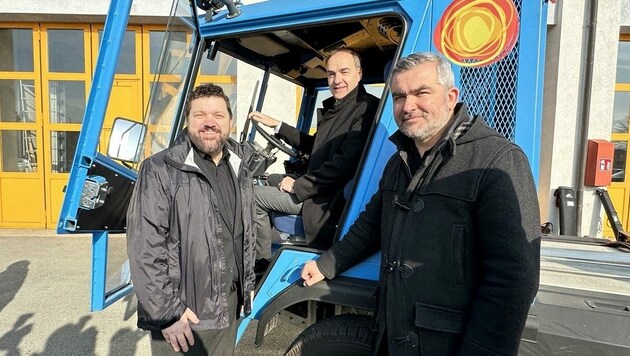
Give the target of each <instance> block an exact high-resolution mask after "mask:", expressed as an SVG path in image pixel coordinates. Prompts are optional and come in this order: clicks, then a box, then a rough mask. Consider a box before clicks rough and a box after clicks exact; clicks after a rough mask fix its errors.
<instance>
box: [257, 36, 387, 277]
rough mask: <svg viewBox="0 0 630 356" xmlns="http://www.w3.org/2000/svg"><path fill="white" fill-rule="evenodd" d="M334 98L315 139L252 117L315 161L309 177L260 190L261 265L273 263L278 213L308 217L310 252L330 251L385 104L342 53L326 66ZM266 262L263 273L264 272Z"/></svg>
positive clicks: (350, 56) (355, 61) (354, 59)
mask: <svg viewBox="0 0 630 356" xmlns="http://www.w3.org/2000/svg"><path fill="white" fill-rule="evenodd" d="M326 69H327V73H328V86H329V88H330V91H331V93H332V97H330V98H328V99H326V100H325V101H324V102H323V109H320V110H319V112H318V118H317V132H316V133H315V135H314V136H310V135H308V134H305V133H303V132H300V131H298V130H297V129H296V128H294V127H291V126H289V125H286V124H284V123H282V122H281V121H278V120H276V119H273V118H271V117H269V116H267V115H265V114H262V113H260V112H257V111H254V112H252V113H250V115H249V117H250V118H251V119H252V120H256V121H258V122H260V123H262V124H263V125H266V126H269V127H273V128H274V129H275V131H276V134H277V135H278V136H279V137H280V138H282V139H283V140H285V141H286V142H287V143H289V144H290V145H291V146H293V147H296V148H298V149H299V150H300V151H302V152H304V153H307V154H309V155H310V158H309V162H308V168H307V171H306V174H304V175H301V176H299V177H296V176H285V177H283V178H282V181H280V182H279V183H276V184H275V185H272V186H255V187H254V189H255V191H254V195H255V198H256V199H255V204H256V228H257V238H256V241H257V243H256V244H257V245H256V259H257V260H259V261H257V265H258V266H260V264H261V261H268V260H269V259H270V258H271V240H272V236H271V222H270V217H269V214H270V212H272V211H277V212H282V213H287V214H300V213H301V214H302V220H303V222H304V230H305V232H306V241H307V244H308V245H309V246H313V247H328V246H330V243H331V242H332V238H333V235H334V233H335V228H336V225H337V222H338V219H339V216H340V214H341V211H342V210H343V206H344V204H345V200H344V197H343V189H344V186H345V185H346V183H347V182H348V181H350V180H351V179H352V177H354V174H355V173H356V169H357V166H358V164H359V160H360V158H361V152H362V151H363V147H364V145H365V140H366V137H367V134H368V132H369V130H370V127H371V124H372V122H373V120H374V116H375V114H376V110H377V108H378V104H379V99H378V98H376V97H375V96H373V95H370V94H368V93H366V91H365V88H364V87H363V85H361V84H359V81H360V80H361V78H362V71H361V61H360V59H359V56H358V54H357V53H356V52H354V51H353V50H351V49H348V48H341V49H339V50H336V51H335V52H333V53H332V54H331V55H330V56H329V57H328V58H327V60H326ZM265 264H266V263H265V262H263V263H262V265H263V266H261V267H257V269H260V270H262V269H264V265H265Z"/></svg>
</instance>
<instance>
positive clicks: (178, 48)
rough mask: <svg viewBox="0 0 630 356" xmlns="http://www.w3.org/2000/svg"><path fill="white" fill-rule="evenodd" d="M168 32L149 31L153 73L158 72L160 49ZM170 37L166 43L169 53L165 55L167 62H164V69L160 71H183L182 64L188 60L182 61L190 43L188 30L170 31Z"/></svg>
mask: <svg viewBox="0 0 630 356" xmlns="http://www.w3.org/2000/svg"><path fill="white" fill-rule="evenodd" d="M165 35H166V32H163V31H149V46H150V48H149V58H150V63H149V65H150V68H151V73H157V72H158V65H160V50H161V49H162V43H163V42H164V37H165ZM168 35H169V38H168V42H167V43H166V46H167V51H168V55H167V56H164V59H163V60H164V61H165V63H162V64H161V65H162V68H163V69H162V70H160V73H177V74H179V73H182V74H183V69H182V65H184V64H186V65H187V63H188V62H185V63H184V61H182V59H183V58H184V57H185V56H186V52H187V50H188V45H187V43H186V32H168Z"/></svg>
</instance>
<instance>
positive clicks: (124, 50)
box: [98, 30, 136, 74]
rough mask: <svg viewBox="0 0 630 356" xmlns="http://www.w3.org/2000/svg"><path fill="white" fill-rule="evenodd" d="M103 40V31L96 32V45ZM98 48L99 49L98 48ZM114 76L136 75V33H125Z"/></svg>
mask: <svg viewBox="0 0 630 356" xmlns="http://www.w3.org/2000/svg"><path fill="white" fill-rule="evenodd" d="M102 40H103V30H98V43H99V44H100V43H101V41H102ZM99 48H100V47H99ZM116 74H136V32H135V31H126V32H125V36H124V38H123V43H122V46H121V47H120V54H119V55H118V63H117V64H116Z"/></svg>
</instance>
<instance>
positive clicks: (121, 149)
mask: <svg viewBox="0 0 630 356" xmlns="http://www.w3.org/2000/svg"><path fill="white" fill-rule="evenodd" d="M146 132H147V127H146V126H145V125H144V124H141V123H139V122H135V121H131V120H128V119H125V118H122V117H117V118H116V119H115V120H114V126H113V127H112V133H111V134H110V135H109V144H108V147H107V155H108V156H109V157H111V158H113V159H117V160H120V161H123V162H133V163H138V162H139V161H140V154H141V152H142V144H143V143H144V135H145V134H146Z"/></svg>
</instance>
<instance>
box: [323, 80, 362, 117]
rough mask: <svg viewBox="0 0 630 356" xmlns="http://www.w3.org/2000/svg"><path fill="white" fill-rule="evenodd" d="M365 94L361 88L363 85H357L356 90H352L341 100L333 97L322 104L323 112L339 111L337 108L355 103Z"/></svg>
mask: <svg viewBox="0 0 630 356" xmlns="http://www.w3.org/2000/svg"><path fill="white" fill-rule="evenodd" d="M365 93H366V91H365V87H364V86H363V84H361V83H359V85H357V87H356V88H354V89H352V91H351V92H349V93H348V95H346V96H344V97H343V98H342V99H341V100H337V99H335V97H334V96H331V97H330V98H328V99H326V100H324V101H323V102H322V106H323V107H324V111H328V110H339V108H343V107H346V106H350V105H352V104H355V103H357V102H358V101H359V98H361V97H362V96H363V95H365ZM335 103H336V105H335Z"/></svg>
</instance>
